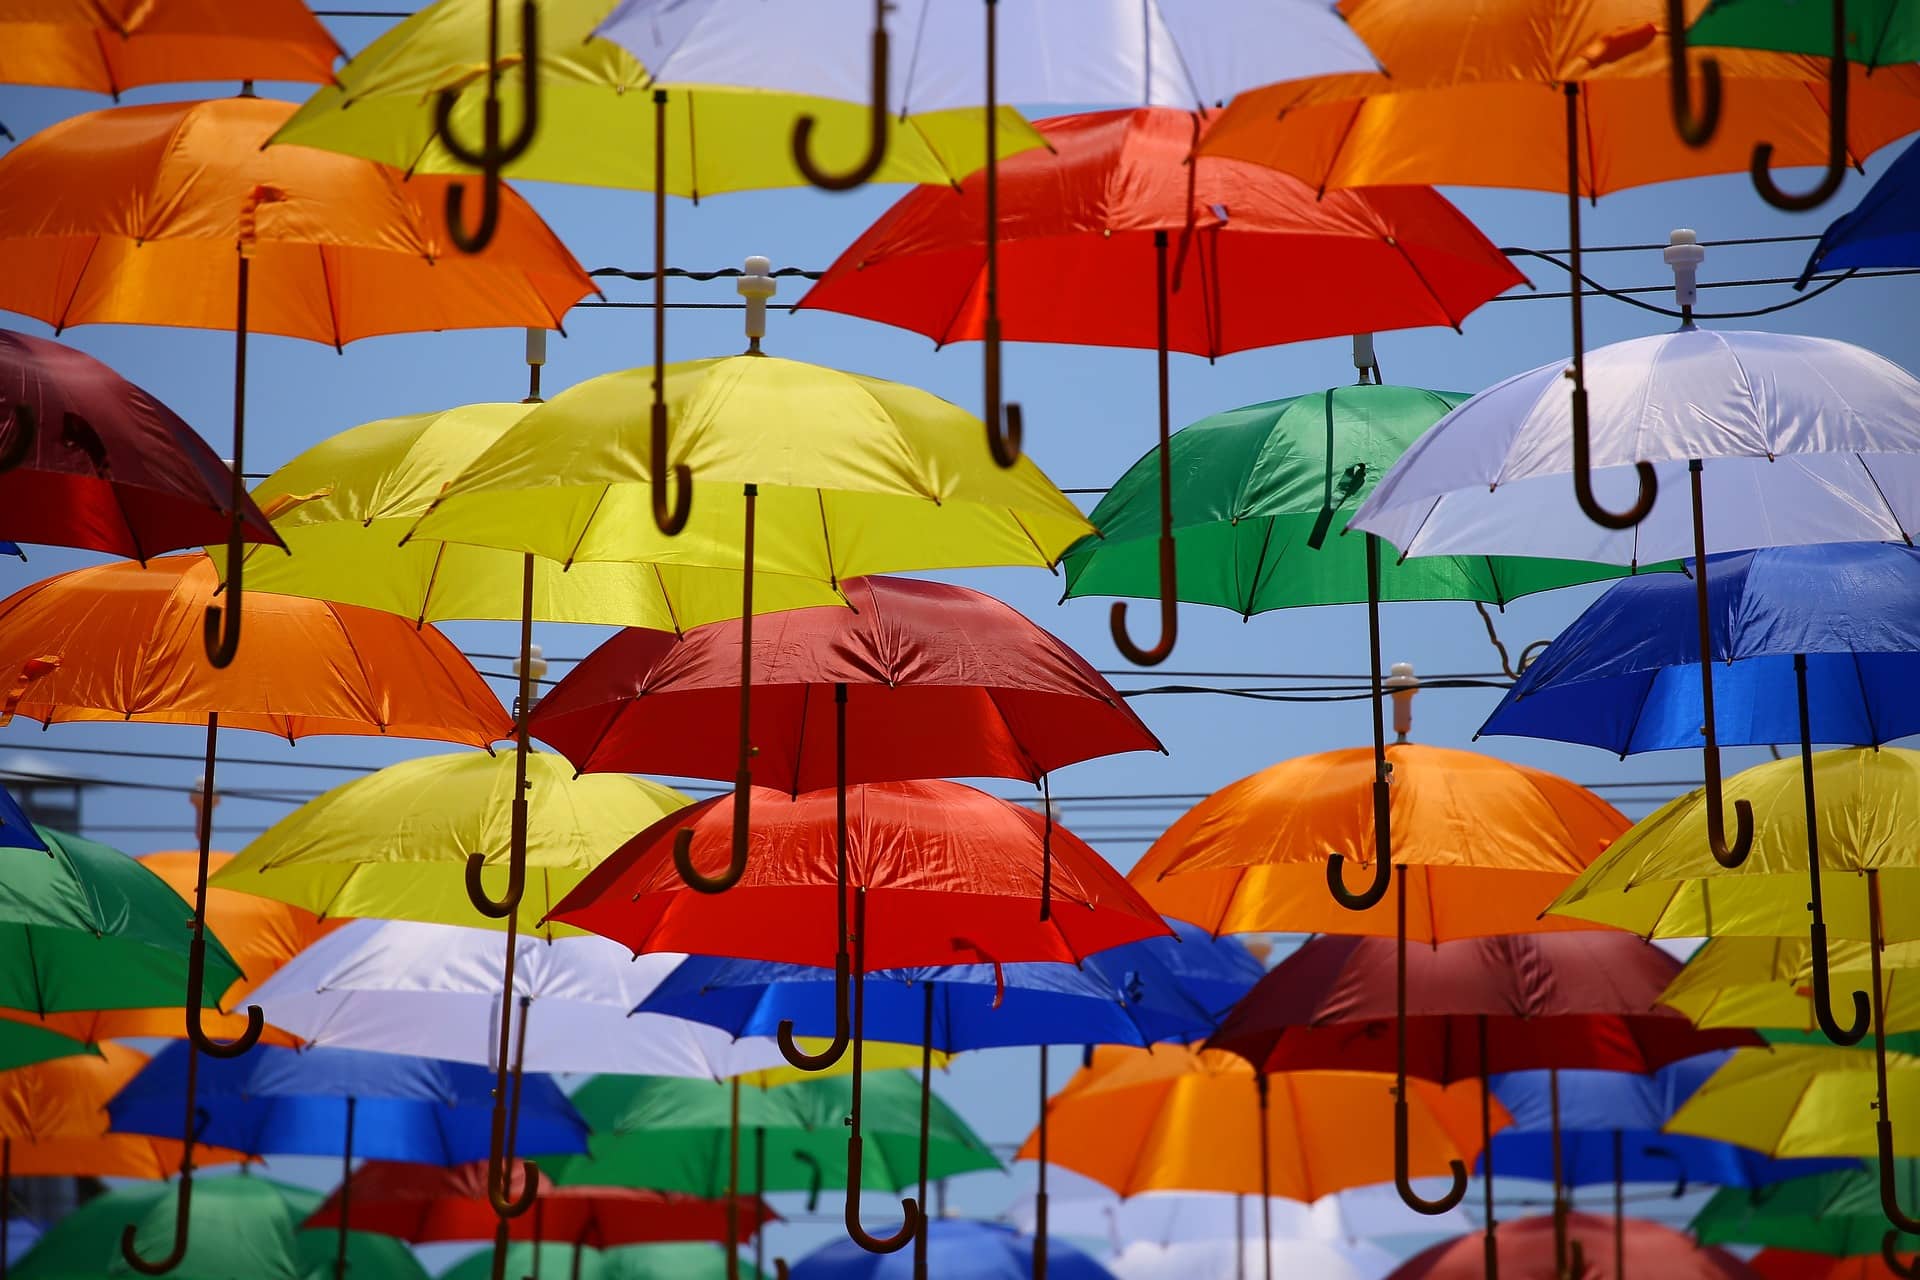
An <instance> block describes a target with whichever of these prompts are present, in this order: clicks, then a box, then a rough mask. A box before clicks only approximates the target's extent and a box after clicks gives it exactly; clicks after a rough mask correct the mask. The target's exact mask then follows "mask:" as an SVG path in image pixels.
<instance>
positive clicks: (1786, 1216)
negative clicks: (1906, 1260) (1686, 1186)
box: [1688, 1160, 1920, 1258]
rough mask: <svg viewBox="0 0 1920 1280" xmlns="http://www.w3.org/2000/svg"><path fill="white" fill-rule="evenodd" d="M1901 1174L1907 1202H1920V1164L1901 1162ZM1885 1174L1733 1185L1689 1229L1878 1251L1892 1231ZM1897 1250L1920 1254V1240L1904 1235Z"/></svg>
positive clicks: (1824, 1250)
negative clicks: (1885, 1207)
mask: <svg viewBox="0 0 1920 1280" xmlns="http://www.w3.org/2000/svg"><path fill="white" fill-rule="evenodd" d="M1894 1176H1895V1178H1896V1179H1897V1182H1898V1185H1899V1187H1900V1198H1901V1200H1902V1201H1903V1202H1904V1203H1906V1204H1912V1203H1914V1202H1915V1201H1916V1200H1920V1161H1914V1160H1901V1161H1899V1162H1898V1166H1897V1168H1896V1171H1895V1175H1894ZM1879 1178H1880V1175H1879V1171H1878V1170H1877V1169H1864V1168H1860V1167H1858V1166H1855V1167H1852V1168H1848V1169H1842V1170H1838V1171H1835V1172H1833V1173H1822V1174H1815V1175H1812V1176H1809V1177H1801V1178H1794V1179H1792V1180H1790V1181H1786V1182H1776V1183H1773V1184H1771V1185H1769V1186H1765V1187H1755V1188H1752V1189H1750V1190H1749V1189H1742V1188H1738V1187H1728V1188H1727V1189H1725V1190H1723V1191H1721V1192H1720V1193H1719V1194H1718V1195H1716V1196H1714V1198H1713V1199H1712V1200H1709V1201H1708V1202H1707V1205H1706V1207H1705V1208H1704V1209H1702V1210H1701V1211H1700V1212H1699V1213H1698V1214H1697V1215H1695V1217H1694V1219H1693V1222H1692V1224H1691V1225H1690V1226H1689V1228H1688V1229H1689V1230H1691V1231H1692V1232H1693V1235H1694V1238H1695V1239H1696V1240H1698V1241H1700V1243H1702V1244H1759V1245H1766V1246H1767V1247H1768V1248H1769V1249H1791V1250H1795V1251H1797V1252H1801V1253H1819V1254H1827V1255H1829V1256H1832V1257H1841V1258H1845V1257H1852V1256H1855V1255H1858V1254H1865V1253H1876V1254H1877V1253H1878V1252H1879V1251H1880V1245H1881V1240H1882V1238H1883V1237H1884V1236H1885V1235H1886V1234H1887V1217H1886V1215H1885V1214H1884V1213H1882V1212H1881V1211H1880V1185H1879ZM1894 1248H1896V1249H1897V1250H1899V1251H1900V1252H1902V1253H1912V1252H1914V1251H1915V1250H1916V1249H1920V1237H1914V1236H1903V1235H1898V1234H1896V1236H1895V1244H1894Z"/></svg>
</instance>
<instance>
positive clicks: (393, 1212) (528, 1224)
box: [301, 1160, 778, 1249]
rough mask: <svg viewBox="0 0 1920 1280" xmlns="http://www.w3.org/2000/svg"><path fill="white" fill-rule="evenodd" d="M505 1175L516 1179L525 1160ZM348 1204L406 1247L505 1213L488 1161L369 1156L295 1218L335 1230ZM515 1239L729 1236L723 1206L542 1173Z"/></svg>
mask: <svg viewBox="0 0 1920 1280" xmlns="http://www.w3.org/2000/svg"><path fill="white" fill-rule="evenodd" d="M509 1176H510V1177H511V1178H512V1179H513V1181H515V1182H518V1181H519V1180H520V1179H521V1178H524V1177H525V1176H526V1166H524V1165H518V1164H516V1165H515V1166H514V1167H513V1169H512V1170H510V1173H509ZM343 1205H347V1206H349V1209H348V1212H349V1213H350V1217H351V1222H352V1226H353V1229H354V1230H355V1231H373V1232H377V1233H378V1234H380V1235H383V1236H393V1237H394V1238H396V1239H399V1240H405V1241H408V1242H409V1243H412V1244H431V1243H436V1242H440V1241H451V1240H489V1239H492V1238H493V1236H494V1232H495V1230H496V1228H498V1227H499V1226H500V1225H501V1219H500V1217H499V1215H498V1214H496V1213H495V1212H494V1208H493V1205H492V1203H491V1202H490V1201H489V1200H488V1199H487V1166H486V1162H485V1161H481V1162H478V1163H476V1164H464V1165H456V1166H454V1167H452V1168H444V1167H441V1166H437V1165H428V1164H407V1163H402V1162H399V1161H393V1160H369V1161H368V1162H367V1163H365V1164H363V1165H361V1166H360V1168H359V1169H357V1170H356V1171H355V1172H354V1174H353V1176H352V1177H351V1178H349V1179H348V1180H347V1185H346V1186H344V1187H338V1188H335V1189H334V1191H333V1192H332V1194H330V1195H329V1196H328V1197H327V1200H326V1203H325V1204H323V1205H321V1206H320V1207H319V1208H318V1209H316V1210H314V1212H313V1214H312V1216H311V1217H309V1218H308V1219H307V1220H306V1221H305V1222H304V1223H302V1224H301V1225H302V1226H303V1227H306V1228H309V1229H312V1228H318V1227H332V1228H336V1229H337V1228H338V1227H339V1225H340V1220H341V1216H342V1206H343ZM734 1211H735V1212H736V1213H737V1214H739V1217H740V1221H741V1223H742V1224H743V1226H744V1228H745V1230H746V1231H747V1232H748V1234H751V1233H753V1232H755V1231H758V1230H759V1229H760V1228H761V1227H763V1226H765V1225H766V1224H767V1223H769V1222H773V1221H777V1220H778V1215H777V1214H775V1213H774V1212H773V1210H772V1209H769V1208H768V1207H767V1205H766V1202H765V1201H763V1200H760V1199H757V1198H755V1197H752V1196H740V1197H737V1198H736V1200H735V1202H734ZM505 1222H506V1226H507V1230H508V1233H509V1235H510V1237H511V1238H512V1239H514V1240H533V1241H540V1240H548V1241H562V1242H565V1243H576V1242H577V1243H583V1244H588V1245H592V1246H593V1247H594V1248H596V1249H605V1248H609V1247H611V1246H614V1245H628V1244H645V1243H649V1242H657V1241H663V1240H707V1241H716V1242H717V1241H720V1240H723V1239H725V1238H726V1235H727V1203H726V1201H724V1200H702V1199H699V1198H698V1197H695V1196H689V1195H676V1194H669V1193H663V1192H659V1191H637V1190H632V1189H629V1188H624V1187H554V1186H551V1185H548V1184H547V1183H546V1180H545V1179H544V1177H543V1178H541V1188H540V1198H539V1199H538V1200H536V1201H534V1207H533V1210H532V1211H531V1212H529V1213H523V1214H521V1215H520V1216H519V1217H517V1218H508V1219H506V1220H505Z"/></svg>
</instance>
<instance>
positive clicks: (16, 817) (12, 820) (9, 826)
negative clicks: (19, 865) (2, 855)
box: [0, 787, 51, 853]
mask: <svg viewBox="0 0 1920 1280" xmlns="http://www.w3.org/2000/svg"><path fill="white" fill-rule="evenodd" d="M0 849H32V850H35V851H37V852H40V853H48V852H51V850H49V849H48V848H47V842H46V840H45V839H43V838H42V837H41V835H40V833H39V832H38V831H36V830H34V826H33V819H32V818H30V817H28V816H27V811H26V810H25V809H22V808H21V807H20V802H19V801H18V800H15V799H14V798H13V795H12V794H11V793H10V792H8V790H7V789H6V788H5V787H0Z"/></svg>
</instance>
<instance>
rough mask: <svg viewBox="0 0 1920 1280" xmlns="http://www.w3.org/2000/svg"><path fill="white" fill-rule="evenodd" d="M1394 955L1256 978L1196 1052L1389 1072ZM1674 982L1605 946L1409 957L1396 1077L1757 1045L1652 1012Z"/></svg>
mask: <svg viewBox="0 0 1920 1280" xmlns="http://www.w3.org/2000/svg"><path fill="white" fill-rule="evenodd" d="M1397 952H1398V948H1397V947H1396V946H1395V944H1394V943H1393V942H1392V941H1391V940H1389V939H1386V938H1368V937H1345V936H1327V937H1321V938H1315V939H1313V940H1312V941H1310V942H1308V943H1307V944H1306V945H1305V946H1303V947H1301V948H1300V949H1299V950H1298V951H1296V952H1294V953H1293V954H1292V955H1290V956H1288V957H1287V958H1286V959H1285V960H1283V961H1281V962H1280V964H1279V965H1278V966H1276V967H1275V968H1274V969H1273V970H1272V971H1271V972H1269V973H1268V974H1267V975H1266V976H1265V977H1263V978H1262V979H1261V980H1260V982H1259V984H1258V985H1257V986H1255V987H1254V989H1253V991H1252V993H1251V994H1250V995H1248V996H1247V998H1246V999H1244V1000H1242V1001H1241V1002H1240V1003H1239V1004H1237V1005H1235V1006H1234V1008H1233V1012H1232V1013H1230V1014H1229V1015H1228V1016H1227V1019H1226V1021H1225V1022H1223V1023H1222V1024H1221V1026H1220V1029H1219V1030H1218V1031H1216V1032H1214V1033H1213V1037H1212V1038H1211V1039H1210V1040H1208V1041H1207V1046H1208V1047H1209V1048H1211V1049H1225V1050H1227V1051H1228V1052H1231V1053H1236V1054H1239V1055H1240V1056H1241V1057H1243V1058H1245V1059H1247V1060H1248V1061H1249V1062H1252V1063H1253V1064H1254V1065H1255V1066H1256V1067H1258V1068H1259V1069H1261V1070H1263V1071H1269V1072H1282V1071H1296V1070H1339V1069H1346V1070H1355V1071H1391V1070H1393V1069H1394V1061H1395V1054H1396V1051H1397V1047H1398V1046H1397V1045H1396V1044H1395V1040H1394V1030H1393V1019H1394V1011H1395V1003H1396V1002H1395V993H1394V972H1395V963H1396V959H1397ZM1679 970H1680V962H1679V961H1678V960H1675V959H1674V958H1673V957H1672V956H1670V955H1668V954H1667V953H1666V952H1665V951H1662V950H1661V949H1660V948H1658V947H1655V946H1652V945H1650V944H1648V943H1646V942H1643V941H1641V940H1640V939H1638V938H1635V937H1632V936H1630V935H1627V934H1623V933H1612V932H1605V933H1601V932H1592V933H1553V934H1512V935H1505V936H1498V937H1490V938H1471V939H1462V940H1460V941H1456V942H1441V943H1435V944H1434V945H1432V946H1430V947H1416V948H1409V949H1408V951H1407V965H1406V974H1407V993H1406V1009H1407V1022H1406V1036H1407V1047H1406V1054H1407V1073H1408V1074H1409V1075H1412V1076H1417V1077H1419V1078H1420V1079H1423V1080H1432V1081H1436V1082H1438V1083H1441V1084H1451V1083H1453V1082H1454V1081H1456V1080H1470V1079H1475V1078H1485V1077H1487V1076H1489V1075H1492V1074H1494V1073H1496V1072H1509V1071H1525V1070H1529V1069H1532V1068H1547V1067H1584V1068H1595V1069H1601V1070H1605V1071H1633V1072H1648V1071H1654V1070H1657V1069H1658V1068H1660V1067H1664V1066H1666V1065H1667V1064H1668V1063H1672V1062H1678V1061H1679V1060H1681V1059H1682V1058H1689V1057H1692V1056H1693V1055H1695V1054H1699V1053H1706V1052H1708V1051H1710V1050H1713V1049H1721V1048H1731V1047H1733V1046H1735V1045H1743V1044H1745V1045H1752V1044H1758V1043H1759V1042H1760V1038H1759V1037H1758V1036H1757V1035H1754V1034H1753V1033H1752V1032H1746V1031H1735V1030H1720V1031H1702V1030H1698V1029H1696V1028H1695V1027H1694V1026H1693V1024H1692V1023H1690V1022H1688V1021H1687V1020H1686V1018H1684V1017H1682V1016H1681V1015H1680V1014H1678V1013H1676V1012H1675V1011H1673V1010H1671V1009H1666V1008H1662V1007H1660V1006H1659V1005H1658V1004H1656V1003H1655V1002H1656V1001H1657V1000H1658V999H1659V997H1660V993H1661V992H1662V991H1663V990H1664V989H1665V988H1666V986H1667V983H1668V982H1670V981H1671V980H1672V979H1673V977H1674V975H1675V974H1676V973H1678V972H1679ZM1483 1053H1484V1054H1485V1055H1486V1056H1485V1057H1484V1058H1483V1057H1482V1056H1481V1055H1482V1054H1483ZM1655 1127H1657V1126H1655ZM1496 1141H1497V1140H1496ZM1495 1167H1496V1168H1499V1167H1500V1166H1499V1164H1498V1161H1497V1160H1496V1162H1495ZM1501 1171H1502V1172H1506V1170H1505V1169H1504V1168H1502V1169H1501Z"/></svg>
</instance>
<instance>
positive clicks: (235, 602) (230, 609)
mask: <svg viewBox="0 0 1920 1280" xmlns="http://www.w3.org/2000/svg"><path fill="white" fill-rule="evenodd" d="M240 521H241V514H240V504H239V503H235V504H234V510H233V523H232V524H230V525H228V526H227V580H226V583H225V585H224V586H223V587H222V591H223V593H224V594H225V595H226V598H227V603H226V606H225V607H224V608H223V607H221V606H220V605H217V604H216V605H208V606H207V614H206V621H205V622H204V624H203V625H202V628H201V638H202V640H203V641H204V642H205V644H206V648H207V661H208V662H210V663H212V664H213V665H214V666H216V667H227V666H231V665H232V664H233V658H234V655H235V654H237V653H239V652H240V598H241V596H242V594H243V593H244V591H245V588H244V586H243V585H242V583H241V578H242V575H243V574H244V572H245V565H246V554H247V544H246V541H245V537H244V533H245V531H244V530H243V529H242V527H241V523H240Z"/></svg>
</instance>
